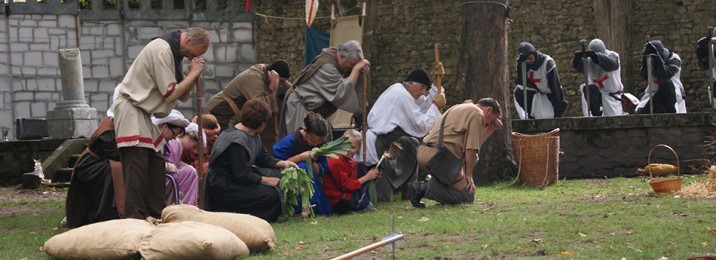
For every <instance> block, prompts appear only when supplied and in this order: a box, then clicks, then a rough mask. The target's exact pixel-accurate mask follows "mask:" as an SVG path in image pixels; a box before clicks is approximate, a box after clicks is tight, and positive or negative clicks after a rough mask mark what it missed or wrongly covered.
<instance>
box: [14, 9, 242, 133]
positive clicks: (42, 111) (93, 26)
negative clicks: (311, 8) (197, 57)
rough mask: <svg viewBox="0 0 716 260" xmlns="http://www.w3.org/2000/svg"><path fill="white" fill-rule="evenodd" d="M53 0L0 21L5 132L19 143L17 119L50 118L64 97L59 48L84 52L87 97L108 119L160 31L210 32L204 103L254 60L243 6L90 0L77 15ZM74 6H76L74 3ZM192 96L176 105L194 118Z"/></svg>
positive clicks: (17, 10) (75, 11)
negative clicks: (116, 95) (116, 96)
mask: <svg viewBox="0 0 716 260" xmlns="http://www.w3.org/2000/svg"><path fill="white" fill-rule="evenodd" d="M66 2H68V3H60V0H50V1H48V2H47V3H38V2H36V1H27V2H26V3H9V4H6V5H7V8H4V9H3V10H2V12H3V14H4V15H3V18H0V127H10V128H11V130H10V139H14V133H15V125H14V121H15V119H16V118H27V117H45V116H46V114H47V111H49V110H51V109H53V108H54V107H55V104H56V103H57V102H58V101H61V100H62V97H61V93H62V86H61V82H60V75H59V68H58V56H57V50H58V49H60V48H79V49H80V50H81V56H82V67H83V76H84V89H85V99H86V101H87V103H88V104H89V105H90V106H91V107H93V108H95V109H97V111H98V114H99V115H98V118H101V117H102V116H104V113H105V111H106V110H107V108H108V107H109V104H110V103H111V95H112V92H113V89H114V87H115V86H116V85H117V84H118V83H119V82H120V81H121V80H122V78H123V77H124V74H125V72H126V71H127V69H128V68H129V66H130V65H131V63H132V61H133V60H134V58H135V57H136V56H137V54H138V53H139V52H140V51H141V49H142V48H143V47H144V45H145V44H146V43H148V42H149V41H150V40H151V39H152V38H154V37H158V36H160V35H161V34H162V33H163V32H166V31H169V30H175V29H184V28H187V27H192V26H198V27H203V28H205V29H207V30H208V31H209V35H210V38H211V41H212V45H211V47H210V48H209V50H208V51H207V53H206V54H205V55H204V58H205V59H206V60H207V66H206V70H205V72H204V74H203V75H202V76H203V85H202V86H203V92H202V93H203V97H204V98H203V101H204V102H206V100H208V99H209V97H211V96H213V95H214V94H215V93H217V92H219V91H220V90H221V89H223V86H224V85H226V84H227V83H228V82H229V81H231V79H233V78H234V76H236V74H238V73H239V72H241V71H243V70H245V69H246V68H248V67H249V66H251V65H253V64H254V63H255V62H256V50H255V48H254V35H253V33H254V31H253V24H252V20H253V17H252V16H251V15H250V14H248V13H245V12H243V5H242V4H240V3H239V2H238V1H236V2H234V1H228V2H227V3H226V4H227V5H226V6H218V5H217V1H204V2H205V3H206V4H207V5H206V6H204V7H202V8H204V9H201V10H198V9H197V5H196V2H197V1H196V0H186V3H185V4H184V8H183V9H173V6H172V5H171V4H168V3H169V2H172V1H164V8H159V9H152V8H151V7H150V6H149V5H148V1H147V2H145V1H142V4H143V5H141V6H140V7H139V8H132V7H129V6H127V1H119V2H121V3H123V6H122V5H120V6H114V7H111V8H105V7H103V6H102V3H103V1H92V7H91V8H90V9H83V10H80V11H78V10H77V1H66ZM70 2H71V3H70ZM195 107H196V104H195V100H194V99H190V100H189V101H187V102H186V103H181V102H180V103H179V104H178V106H177V108H178V109H179V110H181V111H182V112H183V113H184V114H185V116H187V117H193V116H194V115H195V114H196V108H195Z"/></svg>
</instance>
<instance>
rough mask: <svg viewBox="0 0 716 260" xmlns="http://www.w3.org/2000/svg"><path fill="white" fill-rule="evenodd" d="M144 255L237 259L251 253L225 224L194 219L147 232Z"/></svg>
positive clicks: (163, 225)
mask: <svg viewBox="0 0 716 260" xmlns="http://www.w3.org/2000/svg"><path fill="white" fill-rule="evenodd" d="M139 254H141V255H142V257H143V258H144V259H148V260H149V259H152V260H154V259H234V258H235V257H237V256H239V255H248V254H249V249H248V248H247V247H246V244H244V242H243V241H241V239H239V238H238V237H237V236H236V235H234V234H233V233H231V232H229V231H228V230H226V229H225V228H222V227H218V226H214V225H210V224H205V223H200V222H194V221H184V222H181V223H164V224H160V225H158V226H157V228H155V229H154V230H152V231H151V232H150V233H149V234H148V235H146V236H144V238H143V239H142V242H141V246H140V248H139Z"/></svg>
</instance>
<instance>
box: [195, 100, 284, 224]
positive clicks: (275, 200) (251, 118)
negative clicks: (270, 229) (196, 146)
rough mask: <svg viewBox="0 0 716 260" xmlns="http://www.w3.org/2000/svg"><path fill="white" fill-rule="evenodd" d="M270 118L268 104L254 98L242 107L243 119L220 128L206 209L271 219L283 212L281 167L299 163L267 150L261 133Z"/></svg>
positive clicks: (207, 193) (212, 157)
mask: <svg viewBox="0 0 716 260" xmlns="http://www.w3.org/2000/svg"><path fill="white" fill-rule="evenodd" d="M270 118H271V109H270V108H269V105H268V104H266V102H264V101H262V100H260V99H252V100H249V101H247V102H246V103H245V104H244V106H243V107H241V123H238V124H236V125H233V126H231V127H229V129H226V130H225V131H223V132H221V135H219V139H217V140H216V143H215V144H214V148H213V150H212V151H211V160H209V171H208V172H207V173H206V183H205V191H204V195H205V196H206V197H205V199H204V202H205V204H204V209H206V210H209V211H216V212H237V213H244V214H251V215H253V216H256V217H259V218H261V219H264V220H266V221H269V222H275V221H277V220H278V218H279V217H280V216H281V214H283V212H284V211H283V210H285V209H284V208H283V205H284V204H283V203H282V202H283V194H282V192H281V190H280V189H279V187H278V186H279V182H280V181H281V172H280V170H279V169H285V168H288V167H294V168H298V166H297V165H296V164H295V163H293V162H291V161H284V160H279V159H276V158H274V157H273V156H271V154H269V153H268V152H266V148H264V146H263V144H262V143H261V137H259V133H260V132H261V131H262V130H263V129H264V128H265V127H266V125H267V124H268V120H269V119H270Z"/></svg>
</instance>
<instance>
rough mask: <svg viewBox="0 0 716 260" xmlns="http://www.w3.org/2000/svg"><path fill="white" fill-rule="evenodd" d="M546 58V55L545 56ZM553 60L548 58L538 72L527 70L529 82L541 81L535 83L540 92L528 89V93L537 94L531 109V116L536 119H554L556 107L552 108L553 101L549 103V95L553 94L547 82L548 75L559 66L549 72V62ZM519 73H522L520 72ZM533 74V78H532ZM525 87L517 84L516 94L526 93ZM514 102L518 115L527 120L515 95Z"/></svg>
mask: <svg viewBox="0 0 716 260" xmlns="http://www.w3.org/2000/svg"><path fill="white" fill-rule="evenodd" d="M545 56H546V55H545ZM548 60H552V57H549V56H547V59H546V60H545V61H544V62H542V66H540V67H539V69H537V70H531V69H527V74H528V75H526V76H527V79H526V80H527V81H529V80H530V79H531V78H536V79H541V80H539V81H537V82H533V83H534V84H535V85H536V86H537V89H538V90H539V92H537V90H535V89H533V88H527V91H528V92H536V93H535V95H534V97H533V99H532V108H531V109H530V111H531V112H532V113H531V116H532V117H534V118H535V119H547V118H554V107H553V106H552V101H549V97H547V94H551V93H552V90H550V89H549V82H548V81H547V74H548V73H549V72H550V71H552V70H553V69H554V68H556V67H557V66H552V68H550V70H549V71H548V70H547V63H548V62H547V61H548ZM517 73H522V72H520V71H518V72H517ZM530 73H531V75H532V76H531V77H530ZM523 89H524V87H523V86H522V84H517V86H515V90H514V92H517V91H524V90H523ZM512 99H513V101H514V102H515V110H517V115H519V116H520V119H527V115H526V113H525V109H524V108H522V106H520V104H519V103H518V102H517V99H516V98H515V97H514V95H513V98H512Z"/></svg>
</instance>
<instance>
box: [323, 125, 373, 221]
mask: <svg viewBox="0 0 716 260" xmlns="http://www.w3.org/2000/svg"><path fill="white" fill-rule="evenodd" d="M343 136H345V137H346V138H348V140H349V141H350V142H351V147H350V148H347V149H346V151H347V152H348V153H347V154H346V155H345V156H343V155H338V158H330V159H328V174H324V175H323V188H324V189H325V193H326V196H327V197H328V201H329V202H330V203H331V207H332V208H333V212H334V213H338V214H345V213H349V212H354V211H365V210H371V209H373V205H372V203H371V202H370V196H369V195H368V192H367V190H368V189H367V187H368V185H367V184H368V182H369V181H372V180H375V179H377V178H379V177H380V172H379V171H378V170H377V169H370V170H368V171H367V172H365V174H360V175H361V176H359V170H358V163H357V162H356V160H355V159H353V156H354V155H355V154H356V152H357V151H358V149H360V148H361V142H362V138H361V135H360V133H359V132H358V131H356V130H353V129H349V130H347V131H346V132H345V133H344V134H343Z"/></svg>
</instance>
